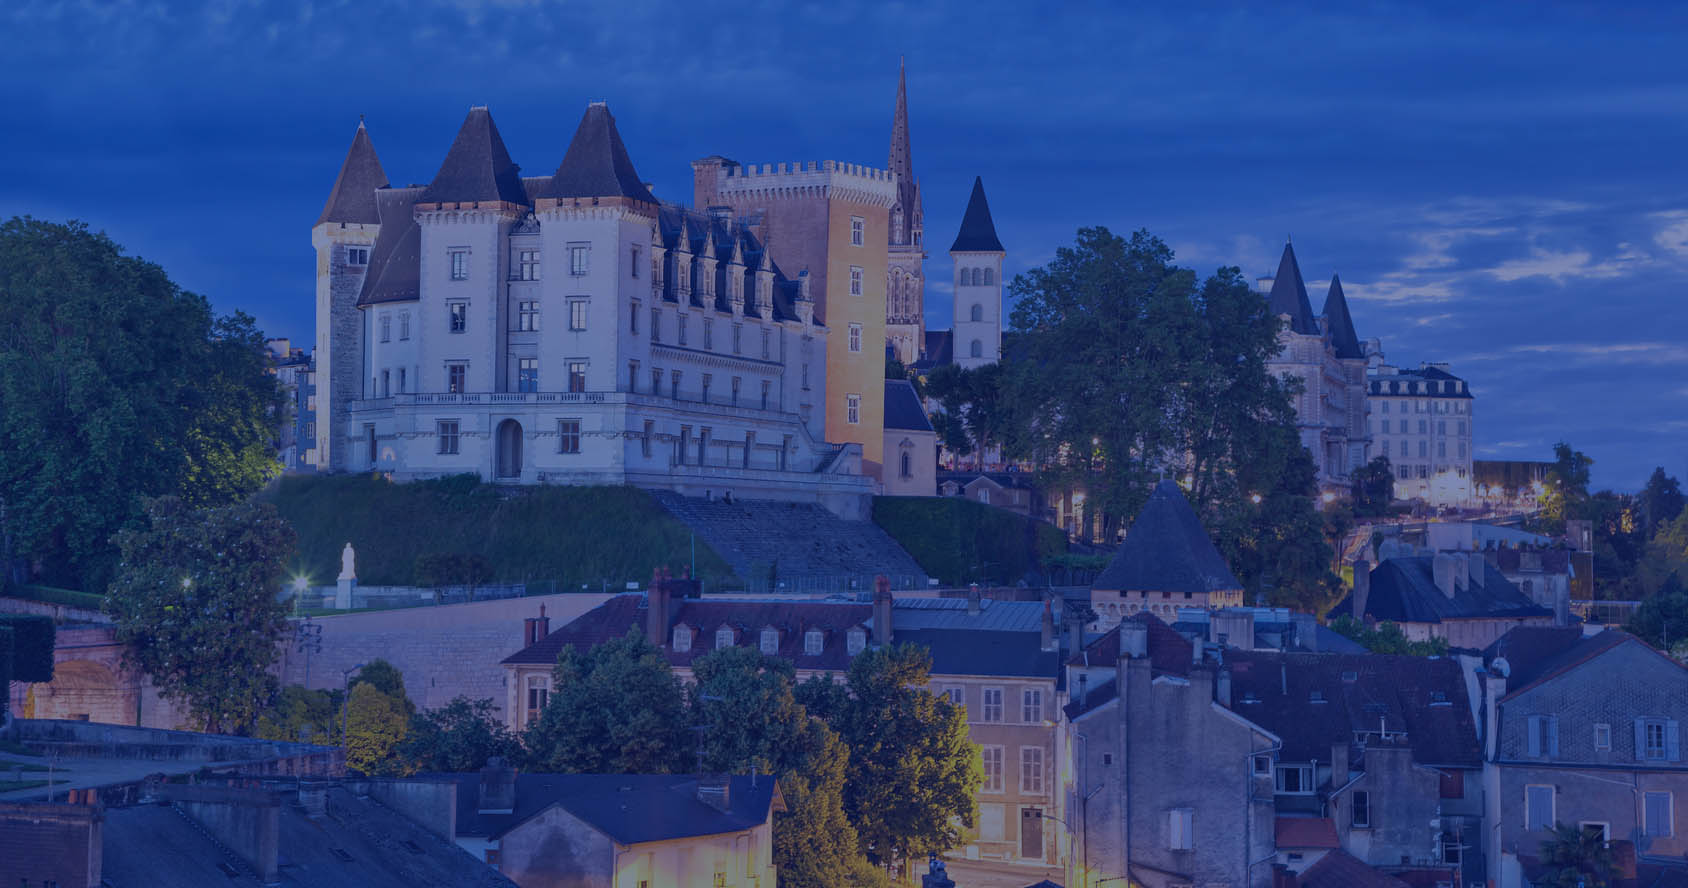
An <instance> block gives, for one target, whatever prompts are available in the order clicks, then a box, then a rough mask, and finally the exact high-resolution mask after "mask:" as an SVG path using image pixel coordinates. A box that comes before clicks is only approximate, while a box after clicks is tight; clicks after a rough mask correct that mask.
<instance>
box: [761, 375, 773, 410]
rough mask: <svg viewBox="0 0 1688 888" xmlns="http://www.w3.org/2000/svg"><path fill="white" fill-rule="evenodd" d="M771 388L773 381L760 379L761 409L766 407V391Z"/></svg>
mask: <svg viewBox="0 0 1688 888" xmlns="http://www.w3.org/2000/svg"><path fill="white" fill-rule="evenodd" d="M771 388H773V383H771V382H769V381H768V380H766V379H764V380H762V409H763V410H766V409H768V391H769V389H771Z"/></svg>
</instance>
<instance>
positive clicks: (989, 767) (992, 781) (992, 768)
mask: <svg viewBox="0 0 1688 888" xmlns="http://www.w3.org/2000/svg"><path fill="white" fill-rule="evenodd" d="M980 754H981V755H982V756H983V757H984V760H985V784H984V786H981V787H979V789H980V791H981V792H1002V747H1000V746H985V747H982V748H981V749H980Z"/></svg>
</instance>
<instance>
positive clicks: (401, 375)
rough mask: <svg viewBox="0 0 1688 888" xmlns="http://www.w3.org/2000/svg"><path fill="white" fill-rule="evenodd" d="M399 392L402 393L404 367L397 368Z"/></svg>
mask: <svg viewBox="0 0 1688 888" xmlns="http://www.w3.org/2000/svg"><path fill="white" fill-rule="evenodd" d="M399 394H401V395H402V394H404V368H403V367H400V368H399Z"/></svg>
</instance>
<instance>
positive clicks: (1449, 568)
mask: <svg viewBox="0 0 1688 888" xmlns="http://www.w3.org/2000/svg"><path fill="white" fill-rule="evenodd" d="M1458 570H1459V565H1458V564H1457V563H1456V562H1455V560H1454V556H1452V555H1448V554H1446V553H1442V552H1438V553H1436V554H1435V555H1432V556H1430V574H1431V576H1433V577H1434V578H1435V579H1436V588H1437V589H1439V590H1441V592H1442V594H1443V595H1445V596H1447V597H1448V598H1452V597H1454V595H1456V594H1457V593H1458V592H1459V586H1458V584H1457V583H1456V582H1455V581H1454V574H1455V572H1456V571H1458Z"/></svg>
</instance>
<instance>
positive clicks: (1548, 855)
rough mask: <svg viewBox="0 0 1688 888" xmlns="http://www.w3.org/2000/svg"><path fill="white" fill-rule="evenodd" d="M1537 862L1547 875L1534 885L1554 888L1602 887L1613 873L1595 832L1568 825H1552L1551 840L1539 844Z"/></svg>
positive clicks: (1602, 842)
mask: <svg viewBox="0 0 1688 888" xmlns="http://www.w3.org/2000/svg"><path fill="white" fill-rule="evenodd" d="M1541 863H1542V867H1543V868H1544V869H1546V870H1547V873H1548V874H1547V875H1546V876H1544V877H1543V878H1541V879H1538V880H1537V881H1536V884H1538V885H1553V886H1556V888H1606V886H1607V885H1609V884H1611V881H1610V880H1611V878H1612V875H1613V874H1614V873H1615V872H1616V870H1617V867H1616V865H1615V863H1614V862H1613V859H1612V852H1611V849H1610V848H1608V847H1607V845H1606V839H1605V837H1604V836H1602V835H1601V834H1600V832H1599V831H1597V830H1590V829H1584V828H1583V827H1581V826H1573V825H1571V824H1568V823H1561V824H1558V825H1557V826H1555V827H1554V828H1553V838H1551V839H1548V840H1547V841H1545V842H1542V843H1541Z"/></svg>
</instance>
